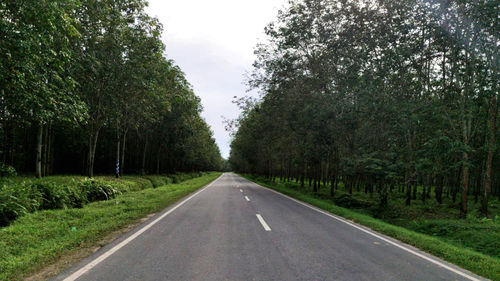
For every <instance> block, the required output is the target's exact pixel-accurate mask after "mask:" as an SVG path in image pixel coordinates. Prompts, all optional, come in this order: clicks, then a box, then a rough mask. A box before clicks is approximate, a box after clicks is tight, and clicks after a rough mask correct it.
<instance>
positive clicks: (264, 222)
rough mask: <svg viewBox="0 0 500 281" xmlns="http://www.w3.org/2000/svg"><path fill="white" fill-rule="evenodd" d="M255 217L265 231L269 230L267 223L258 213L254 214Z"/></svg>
mask: <svg viewBox="0 0 500 281" xmlns="http://www.w3.org/2000/svg"><path fill="white" fill-rule="evenodd" d="M256 216H257V218H258V219H259V221H260V224H262V227H263V228H264V229H265V230H266V231H271V228H270V227H269V225H267V223H266V221H265V220H264V219H263V218H262V216H261V215H259V214H256Z"/></svg>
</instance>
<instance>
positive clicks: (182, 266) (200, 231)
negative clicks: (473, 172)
mask: <svg viewBox="0 0 500 281" xmlns="http://www.w3.org/2000/svg"><path fill="white" fill-rule="evenodd" d="M55 280H82V281H83V280H106V281H110V280H120V281H123V280H141V281H146V280H370V281H373V280H384V281H385V280H426V281H430V280H482V279H481V278H480V277H478V276H476V275H474V274H472V273H470V272H467V271H465V270H462V269H460V268H458V267H455V266H453V265H450V264H449V263H446V262H444V261H442V260H439V259H437V258H435V257H432V256H430V255H428V254H425V253H423V252H421V251H419V250H417V249H415V248H412V247H410V246H407V245H405V244H402V243H400V242H397V241H395V240H393V239H390V238H387V237H386V236H383V235H381V234H378V233H375V232H372V231H370V230H367V229H366V228H363V227H360V226H358V225H356V224H352V223H351V222H349V221H345V220H342V219H341V218H338V217H336V216H332V215H329V214H327V213H324V212H322V211H319V210H317V209H314V208H312V207H310V206H308V205H305V204H303V203H300V202H298V201H295V200H293V199H291V198H288V197H285V196H283V195H280V194H278V193H276V192H273V191H271V190H269V189H267V188H263V187H260V186H258V185H256V184H254V183H252V182H250V181H247V180H245V179H243V178H241V177H239V176H237V175H235V174H232V173H226V174H223V175H222V176H221V177H220V178H218V179H217V180H215V181H214V182H212V184H210V185H208V186H207V187H205V188H203V189H201V190H200V191H198V192H196V193H194V194H193V195H191V196H189V197H187V198H186V199H184V200H181V201H180V202H179V203H177V204H175V205H174V206H172V207H170V208H167V209H165V210H164V211H163V212H161V213H159V214H157V215H156V216H154V217H153V218H151V219H150V220H148V221H146V222H144V223H143V224H141V225H139V226H138V227H137V228H136V229H134V230H132V231H131V232H130V233H128V234H126V235H124V236H123V237H121V238H119V239H117V240H115V241H114V242H113V243H111V244H110V245H107V246H105V247H103V248H102V249H100V250H99V251H97V252H96V253H95V254H93V255H91V256H90V257H88V258H86V259H84V260H83V261H81V262H79V263H77V264H76V265H74V266H73V267H72V268H70V269H68V270H67V271H65V272H63V273H62V274H61V275H59V276H57V277H56V278H55Z"/></svg>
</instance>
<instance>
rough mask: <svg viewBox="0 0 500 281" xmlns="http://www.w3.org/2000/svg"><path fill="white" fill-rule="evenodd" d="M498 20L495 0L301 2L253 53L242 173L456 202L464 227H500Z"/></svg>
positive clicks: (381, 200)
mask: <svg viewBox="0 0 500 281" xmlns="http://www.w3.org/2000/svg"><path fill="white" fill-rule="evenodd" d="M499 10H500V2H499V1H496V0H482V1H469V0H453V1H447V0H426V1H417V0H397V1H394V0H339V1H330V0H292V1H289V5H288V6H287V7H286V8H284V9H282V10H281V11H280V12H279V14H278V16H277V18H276V19H275V20H274V21H273V22H272V23H270V24H269V25H268V26H267V27H266V29H265V33H266V39H265V40H263V41H262V42H261V43H260V44H259V45H258V46H257V47H256V48H255V54H256V56H257V58H256V60H255V62H254V68H253V70H252V72H250V74H249V75H248V81H247V83H248V85H249V88H250V89H255V90H258V91H259V92H260V99H255V98H248V97H247V98H240V99H238V100H236V101H235V103H237V104H238V105H239V106H240V108H241V109H242V114H241V115H240V117H239V118H238V119H236V120H233V121H232V122H230V123H229V124H228V125H229V127H230V130H232V133H233V141H232V143H231V155H230V159H229V161H230V163H231V166H232V167H233V169H234V170H235V171H238V172H241V173H249V174H254V175H261V176H265V177H267V179H268V181H270V182H281V183H289V184H290V186H292V187H293V186H295V185H292V183H294V184H295V183H296V184H297V185H298V188H301V187H302V188H304V187H305V188H306V189H307V188H308V189H309V190H310V191H311V192H312V193H318V192H322V191H323V194H326V195H325V196H329V197H330V198H334V197H335V196H336V195H337V194H338V193H340V192H341V193H342V194H347V197H349V195H351V194H367V196H368V195H369V197H370V198H372V197H373V198H376V202H378V204H379V206H380V207H382V208H387V207H388V206H391V205H393V204H394V203H396V202H402V204H403V205H406V206H407V208H409V207H410V206H413V205H414V204H415V203H417V200H418V203H419V204H424V206H425V204H429V202H431V201H432V202H435V203H436V204H437V205H440V204H443V202H444V201H446V202H447V204H448V201H449V204H451V205H450V206H453V208H455V209H456V210H457V217H459V218H466V217H467V214H471V213H472V211H474V214H478V216H484V217H486V216H488V215H489V216H490V217H492V216H493V217H494V215H495V214H498V212H497V211H495V212H493V213H492V212H491V211H490V212H489V209H488V206H490V204H489V202H491V200H498V199H495V198H496V197H498V198H500V173H499V172H500V170H499V168H500V162H499V161H500V157H499V156H500V155H499V151H498V146H499V144H500V138H498V136H499V134H498V133H499V132H498V131H499V129H498V122H499V121H498V118H497V115H498V96H499V94H498V93H499V89H498V81H499V77H500V76H499V69H500V60H499V56H498V54H499V52H498V51H499V50H498V48H499V46H500V44H499V42H500V41H499V38H500V36H499V35H500V23H499V21H498V15H499V12H500V11H499ZM398 200H401V201H398ZM472 200H474V201H472ZM420 201H422V203H420ZM471 202H472V203H476V202H477V205H474V204H473V206H477V209H475V210H472V209H471ZM490 208H491V207H490Z"/></svg>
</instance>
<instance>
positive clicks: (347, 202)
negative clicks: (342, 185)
mask: <svg viewBox="0 0 500 281" xmlns="http://www.w3.org/2000/svg"><path fill="white" fill-rule="evenodd" d="M333 202H335V205H337V206H340V207H344V208H368V207H370V206H371V205H372V204H371V203H370V202H366V201H363V200H359V199H356V198H354V197H353V196H352V195H350V194H341V195H339V196H337V197H335V198H334V199H333Z"/></svg>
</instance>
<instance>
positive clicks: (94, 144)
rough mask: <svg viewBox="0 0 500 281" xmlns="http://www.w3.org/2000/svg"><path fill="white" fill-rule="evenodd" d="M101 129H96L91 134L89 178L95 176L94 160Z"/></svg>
mask: <svg viewBox="0 0 500 281" xmlns="http://www.w3.org/2000/svg"><path fill="white" fill-rule="evenodd" d="M99 131H100V129H96V130H94V132H92V133H91V134H90V136H89V160H88V162H89V163H88V165H89V166H88V176H89V178H93V177H94V160H95V151H96V147H97V139H98V138H99Z"/></svg>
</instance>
